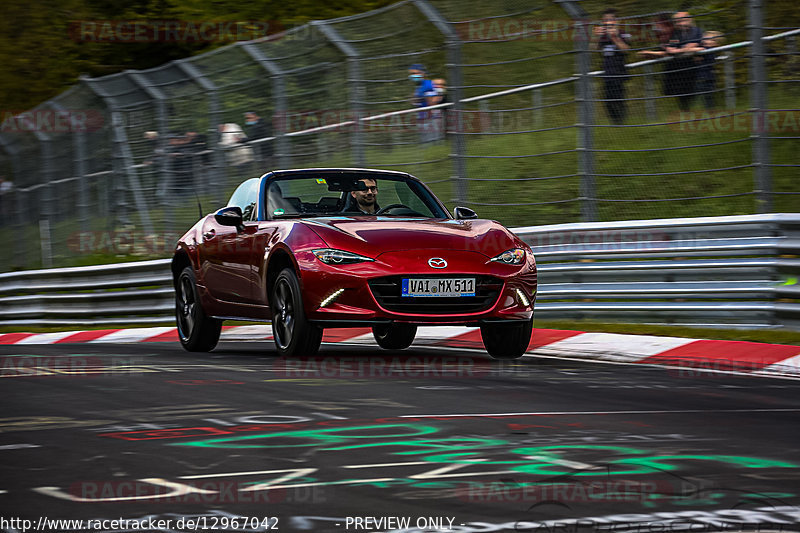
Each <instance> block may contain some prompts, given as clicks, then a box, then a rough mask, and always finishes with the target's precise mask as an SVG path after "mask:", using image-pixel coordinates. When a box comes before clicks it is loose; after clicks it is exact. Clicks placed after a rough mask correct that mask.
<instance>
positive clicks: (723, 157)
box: [0, 0, 800, 270]
mask: <svg viewBox="0 0 800 533" xmlns="http://www.w3.org/2000/svg"><path fill="white" fill-rule="evenodd" d="M626 5H627V10H628V11H627V12H620V13H618V16H617V18H618V25H617V28H618V32H619V34H620V36H623V37H624V40H625V42H626V43H627V46H628V48H629V50H627V52H626V53H625V54H624V59H623V63H624V64H627V67H626V68H625V69H624V71H623V72H621V73H620V72H612V71H611V70H609V68H610V67H609V65H610V64H611V63H609V61H612V59H613V57H615V55H614V52H613V48H612V49H611V50H610V49H609V48H608V46H607V45H608V43H607V42H605V45H604V44H603V43H601V42H600V41H601V33H602V30H601V28H605V24H604V22H603V17H602V15H601V14H602V13H603V10H604V8H605V7H606V6H605V5H604V4H603V3H602V2H600V1H599V0H585V1H583V2H580V4H578V3H577V2H573V1H569V0H567V1H559V2H547V1H545V2H542V1H537V2H534V1H533V0H515V1H513V2H506V1H500V0H491V1H480V2H479V1H477V0H467V1H456V0H405V1H402V2H399V3H396V4H392V5H390V6H387V7H383V8H380V9H377V10H374V11H370V12H368V13H363V14H360V15H355V16H349V17H343V18H339V19H332V20H326V21H315V22H312V23H309V24H306V25H304V26H300V27H297V28H293V29H291V30H289V31H286V32H284V33H282V34H279V35H273V36H270V37H268V38H264V39H259V40H255V41H247V42H238V43H235V44H232V45H228V46H224V47H222V48H219V49H217V50H214V51H212V52H209V53H205V54H202V55H198V56H195V57H192V58H189V59H185V60H180V61H173V62H170V63H168V64H165V65H163V66H161V67H158V68H154V69H150V70H146V71H126V72H123V73H119V74H115V75H111V76H105V77H102V78H84V79H82V80H81V82H80V83H79V84H77V85H76V86H74V87H72V88H71V89H69V90H68V91H66V92H65V93H63V94H61V95H59V96H58V97H56V98H53V99H52V100H50V101H49V102H46V103H44V104H42V105H40V106H39V107H37V108H36V109H33V110H31V111H30V112H28V113H25V114H23V115H24V116H20V117H16V118H15V119H14V120H13V121H11V124H10V125H9V124H8V123H4V124H3V128H2V131H0V176H2V177H3V178H4V181H3V182H0V187H2V192H0V202H2V203H1V204H0V208H2V213H3V215H4V216H3V217H0V238H3V239H5V240H6V241H8V242H11V243H13V246H12V248H11V249H10V250H9V253H7V254H4V255H3V256H2V259H0V270H10V269H14V268H32V267H37V266H49V265H51V264H52V265H74V264H90V263H94V262H99V261H114V260H121V259H129V258H131V257H130V256H134V257H141V258H146V257H159V256H160V257H163V256H167V255H169V253H170V251H171V248H172V246H173V244H174V241H175V239H176V238H177V236H178V235H179V234H181V233H182V232H184V231H185V230H186V229H188V227H190V226H191V225H192V224H193V223H194V222H195V221H196V219H197V217H198V214H199V213H198V204H199V205H200V210H202V211H203V212H208V211H210V210H212V209H214V208H217V207H219V206H222V205H223V204H224V203H225V202H226V200H227V198H228V196H229V195H230V193H231V192H232V190H233V189H234V188H235V186H236V185H238V184H239V183H240V182H241V181H243V180H244V179H246V178H248V177H252V176H256V175H260V174H262V173H264V172H266V171H268V170H272V169H277V168H300V167H317V166H318V167H339V166H359V167H372V168H387V169H393V170H402V171H407V172H409V173H411V174H414V175H417V176H418V177H420V178H421V179H422V180H423V181H425V182H426V183H427V184H428V185H429V186H430V187H431V188H432V189H433V190H434V192H435V193H436V194H437V195H438V196H439V197H440V198H442V199H443V200H444V201H445V202H446V203H447V204H448V206H449V207H451V208H452V207H453V206H455V205H466V206H469V207H472V208H473V209H475V210H476V211H477V212H478V213H479V215H480V216H482V217H484V218H493V219H496V220H499V221H501V222H503V223H505V224H507V225H511V226H519V225H531V224H551V223H560V222H572V221H581V220H584V221H588V220H622V219H646V218H660V217H677V216H705V215H728V214H746V213H755V212H764V211H796V210H797V208H796V200H797V195H798V194H800V187H799V186H798V182H797V180H796V172H797V170H796V169H797V167H798V166H800V163H798V157H797V152H798V151H797V146H800V145H799V144H798V143H797V141H798V140H800V127H799V126H798V117H800V110H798V109H797V101H798V97H799V96H800V87H799V86H798V82H799V81H800V56H798V50H797V47H798V45H797V38H798V37H797V36H798V34H799V33H800V31H798V27H797V26H798V24H797V21H788V20H784V19H783V18H781V17H780V16H774V14H773V16H768V15H769V13H764V12H762V11H761V9H762V8H761V7H760V6H761V5H762V4H761V3H759V2H757V1H756V0H741V1H731V2H723V3H717V4H714V7H703V6H700V7H697V8H690V13H692V15H693V20H692V21H691V22H690V23H689V26H691V27H699V28H702V30H704V31H705V32H708V31H709V30H713V31H715V32H717V33H716V34H713V35H706V37H707V38H709V39H710V38H713V39H715V41H713V42H711V44H709V42H702V44H703V45H704V46H706V47H714V48H715V51H714V52H711V53H704V54H701V53H696V54H693V55H680V54H678V55H676V54H671V55H665V54H664V51H665V50H668V48H667V47H670V46H675V43H672V42H671V40H672V38H674V37H676V35H677V34H675V26H676V25H677V26H679V27H683V24H684V22H685V19H683V18H682V17H677V18H676V17H674V16H673V13H662V12H652V10H651V9H650V7H649V5H648V4H646V3H644V2H641V3H637V2H632V3H628V4H626ZM636 5H639V8H637V9H638V10H634V7H631V6H636ZM776 20H780V21H781V23H780V25H779V24H776V23H774V22H768V21H776ZM792 23H794V24H792ZM670 26H672V28H670ZM684 29H685V28H684ZM686 31H688V30H686ZM701 35H702V34H701ZM609 58H612V59H609ZM612 63H613V61H612ZM412 64H414V65H424V67H425V69H426V72H425V74H426V78H427V79H429V80H433V81H435V84H434V88H438V89H439V90H438V92H431V93H430V95H433V96H430V99H428V98H429V97H428V96H426V97H424V99H423V100H424V101H425V102H426V103H428V104H435V103H436V102H437V101H440V100H439V99H440V98H441V96H442V93H443V94H444V99H443V100H441V102H442V104H441V105H439V106H438V107H430V106H428V107H427V108H422V107H420V108H415V107H414V106H415V105H416V104H417V103H418V102H420V101H421V98H420V95H419V94H416V95H415V94H414V87H415V86H414V84H413V83H412V82H411V81H409V79H408V74H409V70H408V69H409V66H411V65H412ZM612 67H613V65H612ZM613 68H616V67H613ZM48 117H49V119H51V120H52V121H53V122H58V121H60V122H58V124H57V125H54V124H53V123H51V122H48ZM54 117H55V118H54ZM40 123H41V124H40Z"/></svg>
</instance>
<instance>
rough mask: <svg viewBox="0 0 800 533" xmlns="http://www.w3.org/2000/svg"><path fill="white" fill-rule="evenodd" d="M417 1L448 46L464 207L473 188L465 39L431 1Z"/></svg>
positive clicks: (457, 196)
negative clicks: (463, 61)
mask: <svg viewBox="0 0 800 533" xmlns="http://www.w3.org/2000/svg"><path fill="white" fill-rule="evenodd" d="M413 2H414V5H415V6H417V9H419V11H420V12H421V13H422V14H423V15H425V18H427V19H428V20H429V21H431V23H432V24H433V25H434V26H436V29H437V30H439V33H441V34H442V35H443V36H444V38H445V42H446V46H447V76H448V77H449V78H450V79H449V80H448V81H447V84H448V87H449V88H448V95H449V96H450V97H451V100H452V103H453V105H452V107H450V109H449V111H448V114H449V116H450V117H451V118H452V120H450V121H449V122H450V124H454V128H453V130H452V131H451V132H450V134H451V136H452V138H453V141H452V145H451V150H452V152H451V154H450V156H451V157H452V158H453V165H454V170H455V178H456V179H455V191H454V196H455V199H456V201H457V202H458V203H461V204H463V203H466V202H467V198H468V195H469V189H468V185H467V164H466V158H465V156H466V155H467V145H466V141H465V139H464V116H463V113H462V110H463V108H464V106H463V104H462V103H461V99H462V89H463V87H464V80H463V79H462V72H461V39H459V37H458V34H457V33H456V31H455V30H454V29H453V27H452V26H451V24H450V22H449V21H448V20H447V19H446V18H444V17H443V16H442V14H441V13H439V11H438V10H437V9H436V8H435V7H433V5H431V4H430V3H429V2H428V0H413Z"/></svg>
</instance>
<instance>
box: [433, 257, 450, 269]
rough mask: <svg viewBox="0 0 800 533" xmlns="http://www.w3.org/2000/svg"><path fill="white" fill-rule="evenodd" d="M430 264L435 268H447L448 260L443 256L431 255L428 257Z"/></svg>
mask: <svg viewBox="0 0 800 533" xmlns="http://www.w3.org/2000/svg"><path fill="white" fill-rule="evenodd" d="M428 264H429V265H430V266H431V267H433V268H447V261H445V260H444V259H442V258H441V257H431V258H430V259H428Z"/></svg>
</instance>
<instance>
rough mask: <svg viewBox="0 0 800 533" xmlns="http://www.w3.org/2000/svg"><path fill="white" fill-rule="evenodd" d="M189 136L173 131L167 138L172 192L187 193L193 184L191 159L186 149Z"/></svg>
mask: <svg viewBox="0 0 800 533" xmlns="http://www.w3.org/2000/svg"><path fill="white" fill-rule="evenodd" d="M188 146H189V138H188V137H187V136H186V135H180V134H177V133H173V134H172V136H171V137H170V140H169V147H168V149H167V157H168V158H169V164H170V171H171V172H172V183H171V184H170V185H171V187H172V191H171V193H172V194H176V195H183V194H188V193H189V191H191V190H192V187H193V186H194V177H193V175H192V159H191V156H190V155H189V151H188Z"/></svg>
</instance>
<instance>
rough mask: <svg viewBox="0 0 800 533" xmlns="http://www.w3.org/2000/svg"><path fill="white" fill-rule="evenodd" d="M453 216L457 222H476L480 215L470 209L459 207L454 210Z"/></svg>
mask: <svg viewBox="0 0 800 533" xmlns="http://www.w3.org/2000/svg"><path fill="white" fill-rule="evenodd" d="M453 215H454V217H455V219H456V220H474V219H476V218H478V213H476V212H475V211H473V210H472V209H470V208H469V207H461V206H458V207H456V208H454V209H453Z"/></svg>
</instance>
